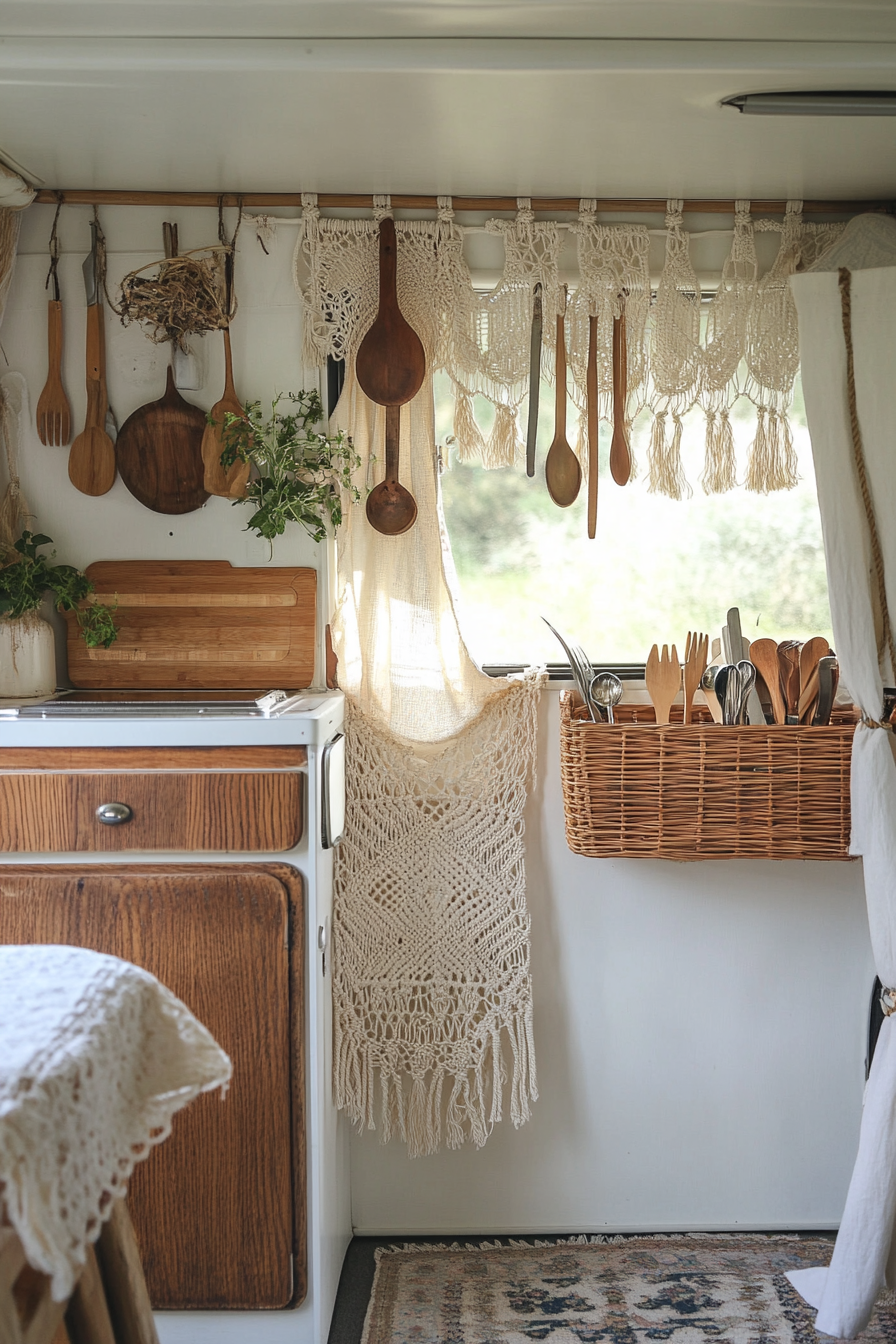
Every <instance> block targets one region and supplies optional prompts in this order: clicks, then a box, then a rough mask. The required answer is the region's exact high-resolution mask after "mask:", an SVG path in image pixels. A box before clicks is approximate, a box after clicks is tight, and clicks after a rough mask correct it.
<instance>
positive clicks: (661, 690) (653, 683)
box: [644, 644, 681, 724]
mask: <svg viewBox="0 0 896 1344" xmlns="http://www.w3.org/2000/svg"><path fill="white" fill-rule="evenodd" d="M644 680H645V682H646V684H647V694H648V695H649V696H650V698H651V700H652V701H653V707H654V709H655V711H656V721H657V723H661V724H662V723H668V722H669V710H670V709H671V708H672V701H673V700H674V699H675V697H676V695H677V694H678V692H679V690H680V689H681V663H680V662H679V661H678V650H677V649H676V647H675V645H674V644H673V645H672V654H671V656H670V654H669V646H668V644H664V645H663V653H662V657H661V656H660V654H659V651H658V649H657V646H656V644H654V646H653V648H652V649H651V650H650V654H649V656H648V658H647V664H646V666H645V668H644Z"/></svg>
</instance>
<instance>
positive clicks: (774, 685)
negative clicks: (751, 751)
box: [749, 639, 787, 723]
mask: <svg viewBox="0 0 896 1344" xmlns="http://www.w3.org/2000/svg"><path fill="white" fill-rule="evenodd" d="M749 657H750V662H751V663H752V664H753V666H754V667H755V669H756V671H757V672H758V673H759V675H760V677H761V678H762V680H763V681H764V682H765V684H766V686H767V687H768V693H769V698H770V699H771V702H772V714H773V715H774V719H775V723H783V722H784V720H785V718H786V716H787V710H786V708H785V706H784V697H783V695H782V694H781V664H780V660H779V658H778V646H777V644H776V643H775V641H774V640H773V639H754V640H753V642H752V644H751V645H750V654H749Z"/></svg>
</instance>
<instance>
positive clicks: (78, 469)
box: [68, 303, 115, 495]
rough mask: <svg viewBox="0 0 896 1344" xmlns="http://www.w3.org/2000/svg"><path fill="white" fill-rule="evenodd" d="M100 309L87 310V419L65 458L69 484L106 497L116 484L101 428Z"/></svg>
mask: <svg viewBox="0 0 896 1344" xmlns="http://www.w3.org/2000/svg"><path fill="white" fill-rule="evenodd" d="M102 321H103V308H102V304H99V303H92V304H90V305H89V306H88V308H87V415H86V418H85V421H84V428H83V429H82V431H81V433H80V434H79V435H78V436H77V438H76V439H75V441H74V443H73V444H72V446H71V449H70V451H69V455H68V475H69V480H70V481H71V483H72V485H73V486H74V487H75V489H76V490H80V491H81V493H82V494H83V495H105V494H106V493H107V492H108V491H109V490H111V489H112V486H113V485H114V483H115V444H114V443H113V442H112V440H111V439H110V438H109V435H108V434H107V433H106V430H105V428H104V426H105V423H106V411H107V410H108V408H109V403H108V400H107V398H106V374H105V369H104V365H103V345H104V343H103V331H102V325H101V324H102Z"/></svg>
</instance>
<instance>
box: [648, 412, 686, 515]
mask: <svg viewBox="0 0 896 1344" xmlns="http://www.w3.org/2000/svg"><path fill="white" fill-rule="evenodd" d="M666 414H667V413H666V411H659V412H658V413H657V415H656V416H655V418H654V421H653V429H652V431H651V434H650V447H649V449H648V450H647V461H648V470H649V473H650V485H649V487H648V489H649V493H650V494H651V495H668V497H669V499H683V498H684V497H685V495H689V494H690V493H691V489H690V486H689V485H688V482H687V478H686V476H685V474H684V469H683V467H682V465H681V417H680V416H678V415H675V414H674V413H673V415H672V423H673V425H674V429H673V432H672V442H671V443H669V442H668V441H667V439H666Z"/></svg>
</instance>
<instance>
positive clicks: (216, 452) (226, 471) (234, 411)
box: [201, 327, 251, 499]
mask: <svg viewBox="0 0 896 1344" xmlns="http://www.w3.org/2000/svg"><path fill="white" fill-rule="evenodd" d="M223 335H224V395H223V396H222V397H221V399H220V401H216V402H215V404H214V406H213V407H212V409H211V410H210V411H209V415H210V416H211V418H212V420H213V421H214V424H206V426H205V430H204V432H203V435H202V445H201V451H202V461H203V464H204V468H205V471H204V485H205V488H206V490H207V491H208V492H209V494H210V495H223V496H224V497H225V498H227V499H243V498H244V496H245V494H246V482H247V481H248V479H249V472H250V470H251V466H250V463H248V462H243V461H241V460H240V459H239V458H238V459H237V461H236V462H234V463H232V464H231V465H230V466H229V467H226V468H225V467H222V466H221V454H222V452H223V451H224V429H225V427H226V421H225V417H226V416H227V415H228V414H230V415H238V416H240V417H241V418H243V419H244V418H245V413H244V411H243V408H242V405H241V404H240V399H239V397H238V396H237V394H236V388H235V387H234V385H233V355H232V352H231V349H230V328H229V327H225V328H224V331H223Z"/></svg>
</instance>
